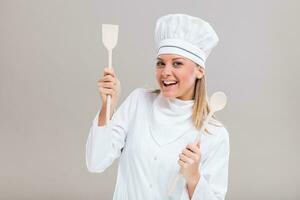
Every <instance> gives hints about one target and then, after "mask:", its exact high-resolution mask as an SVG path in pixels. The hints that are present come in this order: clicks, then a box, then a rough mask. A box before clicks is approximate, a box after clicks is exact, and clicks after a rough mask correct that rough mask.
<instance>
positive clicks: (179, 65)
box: [173, 62, 182, 67]
mask: <svg viewBox="0 0 300 200" xmlns="http://www.w3.org/2000/svg"><path fill="white" fill-rule="evenodd" d="M181 65H182V62H174V63H173V66H174V67H181Z"/></svg>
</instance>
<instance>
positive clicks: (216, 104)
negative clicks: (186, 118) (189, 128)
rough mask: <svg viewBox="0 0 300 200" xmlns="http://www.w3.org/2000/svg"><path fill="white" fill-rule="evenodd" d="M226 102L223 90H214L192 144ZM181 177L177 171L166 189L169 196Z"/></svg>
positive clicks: (197, 139)
mask: <svg viewBox="0 0 300 200" xmlns="http://www.w3.org/2000/svg"><path fill="white" fill-rule="evenodd" d="M226 102H227V98H226V95H225V93H223V92H215V93H214V94H213V95H212V96H211V98H210V101H209V108H210V111H209V113H208V115H207V117H206V118H205V120H204V122H203V125H202V126H201V128H200V131H199V132H198V135H197V137H196V139H195V141H194V144H195V145H197V143H198V142H199V140H200V138H201V135H202V132H203V131H204V129H205V128H206V126H207V124H208V122H209V120H210V119H211V117H212V115H213V114H214V113H215V112H216V111H219V110H222V109H223V108H224V107H225V105H226ZM180 177H181V173H180V172H178V174H177V176H176V178H175V179H174V180H173V182H172V184H171V185H170V187H169V189H168V196H170V195H171V194H172V192H173V190H174V188H175V186H176V184H177V182H178V180H179V178H180Z"/></svg>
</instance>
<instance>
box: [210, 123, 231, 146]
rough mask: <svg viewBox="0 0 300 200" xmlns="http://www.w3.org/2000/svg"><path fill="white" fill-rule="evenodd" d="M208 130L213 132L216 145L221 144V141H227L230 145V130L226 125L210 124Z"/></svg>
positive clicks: (212, 135)
mask: <svg viewBox="0 0 300 200" xmlns="http://www.w3.org/2000/svg"><path fill="white" fill-rule="evenodd" d="M208 130H209V132H210V133H211V137H212V138H213V140H214V144H215V145H217V146H218V145H220V144H221V143H226V144H228V145H229V132H228V130H227V128H226V127H225V126H224V125H220V126H217V125H212V124H210V125H208Z"/></svg>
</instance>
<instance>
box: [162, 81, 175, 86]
mask: <svg viewBox="0 0 300 200" xmlns="http://www.w3.org/2000/svg"><path fill="white" fill-rule="evenodd" d="M163 83H164V84H167V85H168V84H173V83H177V81H163Z"/></svg>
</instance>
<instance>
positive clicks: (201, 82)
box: [152, 66, 223, 134]
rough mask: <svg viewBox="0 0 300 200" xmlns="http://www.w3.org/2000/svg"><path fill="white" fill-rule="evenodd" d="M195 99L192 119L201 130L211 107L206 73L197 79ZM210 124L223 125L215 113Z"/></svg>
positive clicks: (158, 91) (157, 91)
mask: <svg viewBox="0 0 300 200" xmlns="http://www.w3.org/2000/svg"><path fill="white" fill-rule="evenodd" d="M199 67H200V66H199ZM152 92H153V93H157V94H158V93H160V89H156V90H154V91H152ZM193 99H194V105H193V114H192V120H193V123H194V126H195V127H196V129H199V130H200V129H201V126H202V125H203V122H204V120H205V118H206V117H207V115H208V113H209V111H210V108H209V105H208V99H207V93H206V82H205V75H203V76H202V78H200V79H196V81H195V87H194V96H193ZM209 124H212V125H214V126H218V127H222V126H223V124H222V123H221V122H220V121H218V120H217V119H216V117H215V115H212V118H211V120H210V121H209ZM205 131H206V132H207V133H208V134H211V133H210V132H209V131H208V130H207V128H206V129H205Z"/></svg>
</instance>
